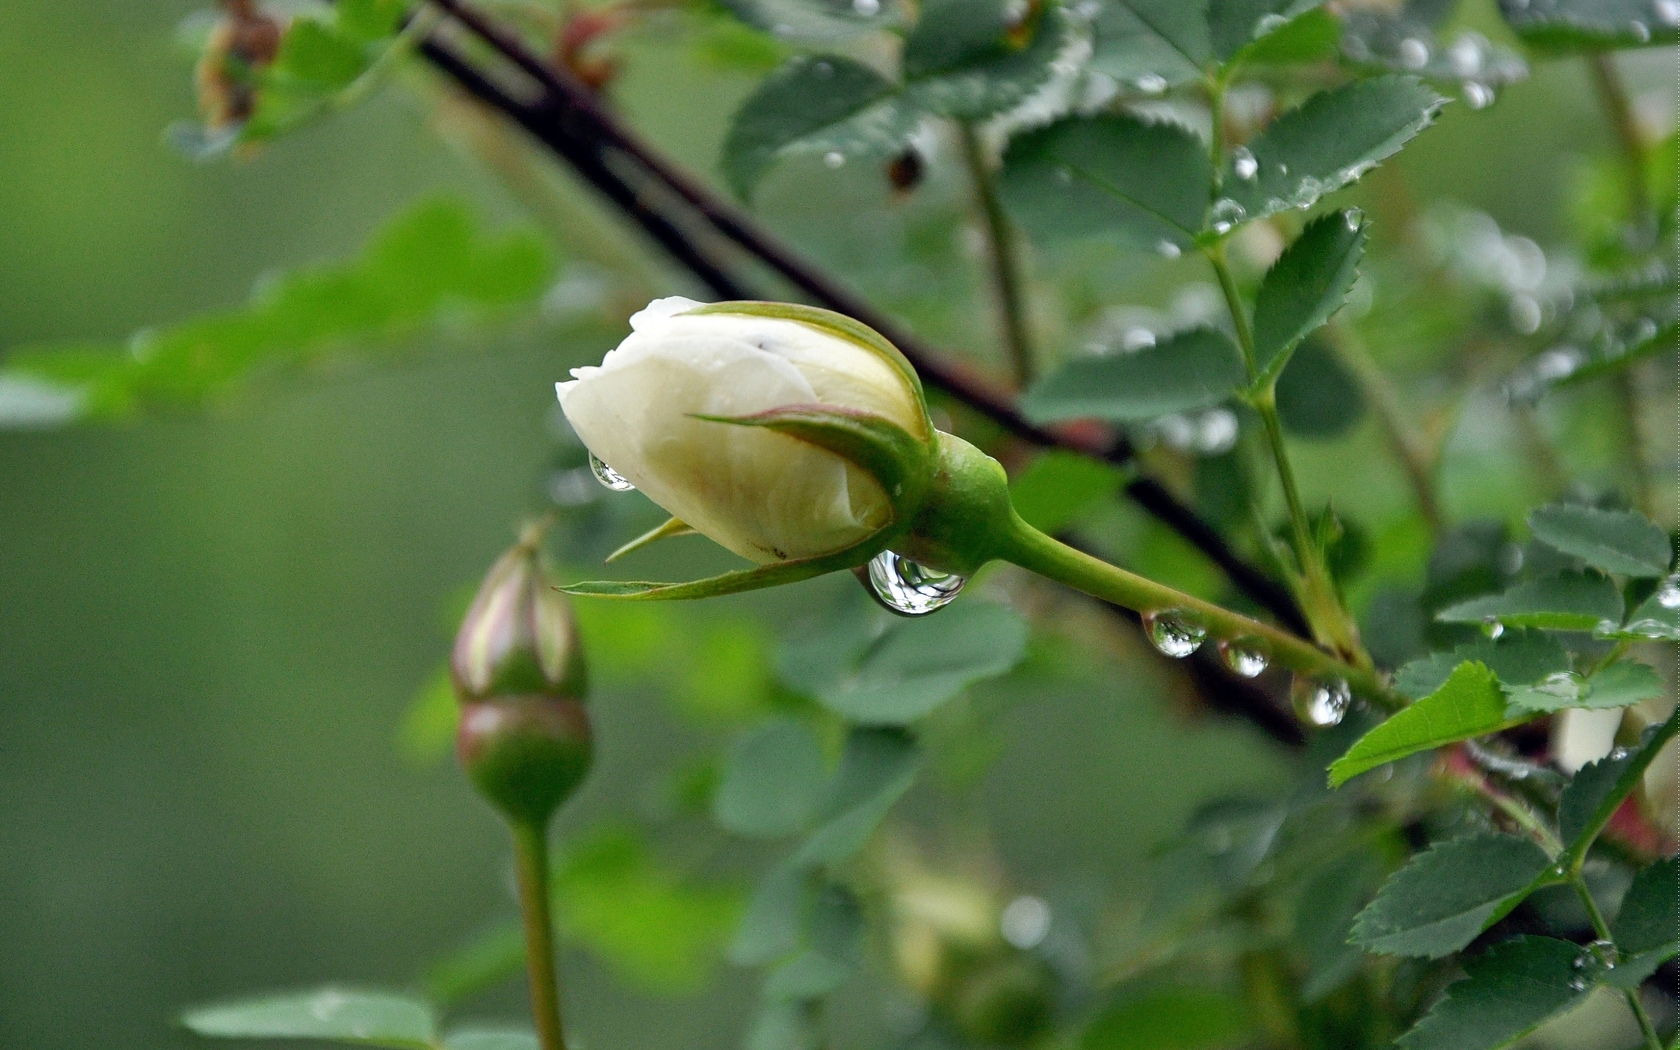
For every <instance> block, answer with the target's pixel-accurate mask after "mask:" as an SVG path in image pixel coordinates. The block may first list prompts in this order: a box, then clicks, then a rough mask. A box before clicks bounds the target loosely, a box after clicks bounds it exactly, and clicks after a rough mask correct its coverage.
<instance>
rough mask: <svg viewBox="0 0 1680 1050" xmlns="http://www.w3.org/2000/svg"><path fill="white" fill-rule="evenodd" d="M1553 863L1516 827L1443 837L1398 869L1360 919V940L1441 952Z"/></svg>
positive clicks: (1501, 910) (1384, 950)
mask: <svg viewBox="0 0 1680 1050" xmlns="http://www.w3.org/2000/svg"><path fill="white" fill-rule="evenodd" d="M1550 863H1551V860H1550V858H1549V857H1547V856H1546V853H1545V851H1544V850H1542V849H1541V848H1540V847H1539V846H1536V845H1535V844H1534V843H1533V842H1531V841H1529V840H1528V839H1525V838H1518V837H1516V836H1514V835H1495V834H1490V833H1479V834H1475V835H1468V836H1466V837H1464V838H1459V839H1453V840H1452V841H1450V842H1440V843H1436V844H1435V845H1434V846H1431V847H1430V848H1429V849H1427V850H1425V851H1424V852H1422V853H1419V854H1417V855H1416V856H1414V857H1413V858H1412V859H1411V861H1409V862H1408V863H1407V864H1406V866H1405V867H1404V868H1401V869H1400V870H1399V871H1397V872H1395V873H1394V875H1392V876H1391V877H1390V878H1389V880H1388V881H1387V882H1386V883H1384V884H1383V887H1382V889H1381V890H1380V891H1378V893H1377V897H1376V899H1375V900H1373V901H1372V902H1371V904H1370V905H1369V906H1368V907H1367V908H1366V909H1365V910H1364V911H1362V912H1360V913H1359V917H1358V919H1356V920H1355V921H1354V925H1353V934H1352V937H1351V938H1350V939H1351V940H1352V942H1353V943H1354V944H1357V945H1359V946H1360V947H1362V948H1364V949H1366V950H1367V951H1371V952H1377V953H1380V954H1383V955H1414V956H1422V957H1424V958H1428V959H1439V958H1441V957H1442V956H1445V955H1449V954H1451V953H1452V952H1456V951H1458V950H1460V949H1461V948H1463V947H1464V946H1465V945H1467V944H1469V943H1470V942H1471V941H1473V940H1475V939H1476V937H1477V935H1478V934H1480V933H1481V932H1482V931H1483V930H1485V929H1487V928H1488V927H1489V926H1492V925H1493V924H1494V923H1495V922H1498V921H1499V920H1500V919H1501V918H1503V917H1504V916H1505V914H1506V913H1507V912H1509V911H1510V910H1511V909H1512V908H1514V907H1516V906H1517V905H1518V904H1519V903H1521V901H1522V899H1523V898H1524V897H1526V896H1527V895H1528V893H1529V891H1531V890H1532V889H1534V886H1535V884H1536V882H1537V881H1538V880H1539V879H1540V877H1541V875H1542V874H1543V873H1544V872H1545V871H1546V869H1547V866H1548V865H1549V864H1550Z"/></svg>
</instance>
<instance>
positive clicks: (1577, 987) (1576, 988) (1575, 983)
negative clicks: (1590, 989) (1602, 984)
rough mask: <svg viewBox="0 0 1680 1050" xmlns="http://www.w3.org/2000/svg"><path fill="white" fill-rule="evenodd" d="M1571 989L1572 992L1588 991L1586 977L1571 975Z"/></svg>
mask: <svg viewBox="0 0 1680 1050" xmlns="http://www.w3.org/2000/svg"><path fill="white" fill-rule="evenodd" d="M1569 990H1570V991H1572V992H1584V991H1586V990H1587V979H1586V978H1585V977H1571V978H1570V979H1569Z"/></svg>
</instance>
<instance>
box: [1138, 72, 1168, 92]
mask: <svg viewBox="0 0 1680 1050" xmlns="http://www.w3.org/2000/svg"><path fill="white" fill-rule="evenodd" d="M1133 83H1135V84H1136V85H1137V89H1138V90H1139V91H1141V92H1143V93H1144V94H1145V95H1159V94H1160V93H1161V92H1163V91H1165V90H1167V78H1166V77H1163V76H1160V75H1158V74H1155V73H1145V74H1144V75H1143V76H1141V77H1138V78H1137V80H1135V81H1133Z"/></svg>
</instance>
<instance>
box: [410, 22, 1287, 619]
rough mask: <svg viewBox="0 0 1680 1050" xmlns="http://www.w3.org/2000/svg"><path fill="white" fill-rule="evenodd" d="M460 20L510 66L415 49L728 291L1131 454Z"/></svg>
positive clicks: (1084, 444)
mask: <svg viewBox="0 0 1680 1050" xmlns="http://www.w3.org/2000/svg"><path fill="white" fill-rule="evenodd" d="M433 2H434V3H435V5H436V6H437V7H438V8H439V9H441V10H443V11H444V12H446V13H447V14H448V15H449V16H450V18H451V20H452V23H453V24H452V25H451V26H449V27H448V28H449V29H450V30H453V31H458V30H460V29H465V30H466V31H468V32H470V33H471V34H472V35H473V36H475V37H477V38H478V39H479V41H481V42H482V43H484V44H486V45H488V46H489V48H490V49H491V50H493V51H495V52H496V53H497V54H499V55H500V56H501V58H502V59H504V60H505V62H506V63H508V64H509V65H510V66H511V67H512V68H511V69H506V70H502V71H500V75H499V76H497V77H495V78H492V76H490V75H488V74H486V73H485V72H483V71H481V69H480V68H479V67H478V66H477V65H475V64H474V63H472V62H470V61H469V60H468V59H467V58H466V57H465V55H464V53H463V51H462V50H460V48H459V47H458V45H456V44H454V43H452V42H451V39H452V34H451V33H442V32H440V33H433V34H432V35H431V36H430V37H429V38H427V40H426V41H425V42H424V43H423V44H422V45H421V47H420V52H421V54H422V55H423V56H425V57H426V58H427V59H428V60H429V61H430V62H431V63H432V64H433V65H434V66H436V67H437V68H438V69H439V70H441V71H442V72H444V73H445V74H447V75H449V76H450V77H451V78H452V79H454V80H455V81H456V82H457V83H458V84H459V85H460V86H461V87H462V88H463V89H464V90H466V91H467V92H468V93H469V94H471V95H472V96H474V97H475V98H477V99H478V100H479V101H481V102H483V103H484V104H486V105H488V106H491V107H492V108H494V109H497V110H499V111H501V112H502V113H504V114H506V115H507V116H508V117H509V118H511V119H512V120H514V121H515V122H517V123H518V124H519V125H520V126H521V127H523V128H525V129H526V131H528V132H529V133H530V134H531V135H533V136H534V137H535V138H536V139H537V140H538V141H540V142H542V143H543V145H545V146H546V147H548V148H549V149H550V150H552V151H553V152H554V153H555V154H557V155H558V156H559V157H561V158H562V159H563V160H565V161H566V162H567V163H568V164H570V165H571V166H572V167H573V168H575V169H576V170H577V172H578V174H579V175H581V176H582V177H583V178H584V179H586V180H587V181H589V182H590V183H591V184H592V185H594V186H595V187H596V189H597V190H598V191H599V192H601V193H602V194H603V195H605V196H606V197H607V198H608V199H609V200H610V201H612V202H613V204H615V205H616V206H617V207H618V208H619V209H620V210H621V211H622V212H623V213H624V214H625V216H626V217H627V218H629V219H630V220H631V221H632V222H634V223H636V224H637V225H638V226H640V227H641V228H642V230H643V231H644V232H645V233H647V234H648V236H650V237H651V238H652V239H653V240H654V241H656V242H657V243H658V244H659V245H660V246H661V247H662V248H664V249H665V250H666V251H667V252H668V253H669V254H670V255H671V257H672V258H673V259H675V260H676V261H677V262H679V263H680V264H682V265H683V266H684V267H685V268H686V269H688V270H689V271H690V272H691V273H693V274H694V275H695V277H696V278H698V279H699V280H700V281H701V282H702V283H703V284H705V285H706V286H707V287H708V288H709V289H710V290H711V291H712V292H713V293H714V294H716V295H718V296H719V297H720V298H724V299H753V298H763V296H761V295H755V294H753V293H752V291H751V289H750V288H749V287H748V286H747V285H746V284H745V283H744V282H742V281H741V280H740V279H739V278H737V277H736V276H735V275H734V273H733V272H732V270H733V268H734V266H733V264H734V262H735V261H736V260H734V259H732V258H731V256H734V255H737V254H738V253H744V254H745V255H746V256H747V257H748V258H749V259H751V260H752V261H755V262H756V263H758V264H759V265H762V266H764V267H766V268H768V269H769V270H770V271H772V272H773V273H775V274H776V275H777V276H779V277H780V278H782V279H783V280H785V281H787V282H788V283H789V284H790V285H792V286H793V287H794V288H796V289H798V290H799V291H800V292H801V293H802V294H804V295H805V296H807V297H808V298H809V299H810V300H811V301H812V302H815V303H817V304H818V305H821V306H824V307H826V308H828V309H831V310H834V311H836V312H839V313H843V314H846V315H848V316H850V317H853V318H855V319H857V320H858V321H861V322H862V323H864V324H866V325H868V326H869V327H871V328H873V329H875V330H876V331H878V332H880V333H881V334H882V335H883V336H885V337H886V338H887V339H888V340H890V341H891V342H892V343H893V344H894V345H896V346H897V347H898V348H899V349H900V350H901V351H902V352H903V353H904V356H905V357H906V358H908V359H909V360H910V361H911V363H912V364H913V365H914V366H915V368H916V371H917V372H918V373H919V374H920V375H921V377H922V380H923V382H924V383H926V384H927V385H928V386H929V387H931V388H934V389H937V390H940V391H943V392H944V393H946V394H948V395H949V396H950V397H952V398H953V399H954V400H956V401H958V402H960V403H961V404H963V405H966V406H967V407H969V408H970V409H972V410H974V411H975V412H977V413H979V414H980V415H982V416H984V417H985V418H987V419H989V420H990V421H991V422H992V423H994V424H995V425H997V426H998V427H1000V428H1001V429H1003V430H1005V431H1007V432H1009V433H1010V434H1013V435H1014V436H1016V437H1018V438H1020V439H1022V440H1024V441H1027V442H1029V443H1031V444H1034V445H1038V446H1040V447H1045V448H1064V449H1069V450H1072V451H1075V452H1080V453H1082V454H1085V455H1088V456H1092V457H1095V458H1098V459H1102V460H1106V461H1108V462H1110V463H1115V464H1118V465H1129V464H1130V463H1131V461H1132V458H1133V448H1132V446H1131V444H1130V442H1129V441H1127V440H1126V438H1125V437H1124V436H1123V435H1119V434H1114V433H1111V432H1107V431H1106V430H1103V429H1102V428H1047V427H1040V426H1038V425H1036V424H1034V423H1032V422H1030V421H1029V420H1027V419H1026V417H1025V416H1023V415H1022V414H1021V413H1020V411H1019V409H1017V407H1016V405H1015V400H1014V396H1013V394H1012V392H1011V391H1009V390H1008V389H1006V388H1004V387H1002V386H999V385H998V384H996V383H994V382H992V381H990V380H988V379H986V378H984V377H982V376H980V375H978V374H976V373H975V372H973V371H972V370H971V369H969V368H968V367H966V366H964V365H962V364H960V363H958V362H955V361H952V360H951V359H949V358H947V357H946V356H944V355H943V354H941V353H939V352H937V351H935V350H933V349H932V348H931V347H929V346H927V345H926V344H925V343H923V342H921V341H920V340H919V339H917V338H915V337H914V336H913V335H911V334H910V333H908V332H906V331H905V330H904V329H903V328H902V326H900V325H898V324H897V323H895V322H894V321H893V320H892V319H891V318H889V317H887V316H885V315H883V314H882V313H880V312H879V311H877V310H876V309H874V308H873V307H872V306H871V305H870V304H869V303H868V302H867V301H865V300H864V299H862V298H861V297H859V296H858V295H856V294H855V293H853V292H851V291H850V290H848V289H846V288H844V287H843V286H841V285H840V284H839V283H838V282H837V281H835V280H834V279H833V278H832V277H830V276H829V275H827V274H825V273H823V272H822V271H821V270H819V269H817V268H816V267H814V266H812V265H811V264H810V263H809V262H807V261H806V260H804V259H803V258H801V257H800V256H799V255H798V254H797V253H796V252H795V251H794V250H793V249H791V248H790V247H788V246H786V245H784V244H782V243H781V242H780V241H779V240H777V239H776V238H775V237H774V236H772V235H771V234H770V233H768V232H767V231H765V230H763V229H762V228H760V227H759V226H758V225H757V224H756V223H754V222H753V221H752V220H751V219H749V218H748V217H746V216H745V215H743V214H742V213H741V212H740V211H739V210H738V209H736V208H735V207H734V206H732V205H730V204H729V203H727V202H725V201H724V200H722V199H721V198H719V197H718V196H717V195H715V194H714V193H712V192H711V191H710V190H709V189H707V188H706V187H704V186H702V185H700V184H699V183H698V182H697V181H695V180H694V179H692V178H691V177H689V176H688V175H686V174H684V173H682V172H680V171H679V170H677V169H676V168H675V167H674V166H672V165H671V164H670V163H669V162H668V161H666V160H665V159H664V158H663V157H661V156H660V155H659V154H658V153H657V152H656V151H654V150H653V149H652V148H651V147H649V146H648V145H647V144H645V143H643V142H642V141H640V139H639V138H637V137H636V136H635V135H634V133H633V132H631V131H630V130H629V129H628V128H626V127H624V126H623V125H622V124H621V123H620V122H619V121H618V119H617V118H616V117H615V116H614V115H613V114H611V113H610V112H609V111H608V110H607V109H606V108H605V107H604V106H603V105H602V104H601V103H600V101H599V100H598V99H597V98H596V97H595V96H594V95H593V94H592V93H590V91H589V90H588V89H587V88H585V87H584V86H583V85H582V84H580V83H579V82H578V81H577V80H576V78H575V77H573V76H571V74H570V73H568V72H567V71H566V70H564V69H563V68H559V67H556V66H554V65H551V64H549V63H547V62H544V61H543V60H541V59H539V58H537V57H536V56H534V55H533V54H531V52H530V51H529V50H528V49H526V48H525V46H524V45H523V44H522V43H521V42H520V41H519V40H517V39H516V38H515V37H513V36H512V35H510V34H509V33H508V32H507V31H506V30H504V29H502V28H500V27H498V26H496V25H495V24H494V23H492V22H491V21H490V20H489V19H487V18H486V17H485V16H484V15H483V14H482V13H480V12H478V11H477V10H475V9H474V8H473V7H472V6H471V5H469V4H465V3H462V2H460V0H433ZM1125 491H1126V494H1127V495H1128V496H1129V497H1130V498H1131V499H1133V500H1134V501H1135V502H1137V503H1138V505H1139V506H1141V507H1142V508H1143V509H1144V510H1145V511H1147V512H1148V513H1150V514H1151V515H1153V516H1155V517H1156V518H1158V519H1159V520H1160V521H1161V522H1162V523H1163V524H1165V525H1167V526H1168V527H1169V528H1171V529H1173V530H1174V531H1175V532H1177V533H1179V534H1180V535H1181V536H1183V537H1184V538H1185V539H1186V540H1187V541H1188V542H1189V543H1190V544H1192V545H1193V546H1195V547H1196V548H1198V549H1199V550H1200V551H1201V552H1202V553H1203V554H1205V555H1206V556H1207V557H1208V558H1209V560H1211V561H1212V562H1214V564H1216V565H1218V566H1219V567H1220V569H1221V570H1223V571H1224V572H1225V573H1226V575H1227V576H1228V577H1229V578H1230V579H1231V581H1232V583H1233V584H1234V585H1235V586H1236V587H1237V588H1238V589H1239V590H1241V591H1242V592H1243V593H1244V594H1246V595H1247V596H1248V597H1249V598H1250V600H1252V601H1254V602H1255V603H1257V604H1258V605H1260V606H1262V607H1264V608H1266V609H1268V610H1269V611H1271V612H1272V613H1273V614H1274V615H1276V616H1277V617H1278V618H1279V619H1280V621H1281V622H1283V623H1285V624H1286V625H1288V626H1289V627H1290V628H1291V629H1294V630H1297V631H1300V630H1303V629H1304V621H1303V619H1302V617H1301V614H1300V612H1299V610H1298V608H1297V607H1296V604H1295V601H1294V598H1293V597H1292V596H1291V595H1290V594H1289V592H1288V591H1287V590H1286V589H1285V588H1284V587H1282V586H1280V585H1279V584H1278V583H1277V581H1275V580H1273V579H1272V578H1271V577H1270V576H1268V575H1267V574H1266V573H1264V572H1262V571H1261V570H1259V569H1258V568H1256V567H1254V566H1253V565H1250V564H1249V563H1248V562H1247V561H1245V560H1244V559H1243V558H1241V557H1240V556H1239V555H1238V554H1237V553H1236V552H1235V551H1233V550H1232V549H1231V548H1230V546H1229V545H1228V544H1227V543H1226V542H1225V540H1224V538H1223V537H1222V536H1220V534H1219V533H1218V532H1217V531H1216V530H1215V529H1214V528H1213V527H1212V526H1210V525H1208V524H1207V522H1205V521H1203V520H1202V519H1201V518H1200V517H1199V516H1198V515H1197V514H1196V513H1195V512H1194V511H1193V510H1191V509H1190V508H1189V507H1187V506H1186V505H1185V504H1183V503H1182V502H1180V501H1179V500H1178V499H1177V498H1176V497H1175V496H1173V495H1172V493H1170V492H1169V491H1167V489H1166V488H1164V487H1163V486H1162V485H1161V484H1160V483H1159V482H1156V481H1154V480H1153V479H1150V478H1146V477H1141V476H1139V477H1134V478H1132V479H1131V480H1129V481H1127V482H1126V485H1125Z"/></svg>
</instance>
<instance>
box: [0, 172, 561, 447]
mask: <svg viewBox="0 0 1680 1050" xmlns="http://www.w3.org/2000/svg"><path fill="white" fill-rule="evenodd" d="M552 272H553V265H552V262H551V260H550V258H549V254H548V251H547V249H546V248H545V247H544V246H543V243H542V242H541V241H540V240H539V239H537V238H536V237H535V236H534V235H532V234H531V233H529V232H524V231H520V232H513V233H507V234H494V235H492V234H488V233H486V232H485V231H484V230H483V229H482V228H481V227H480V226H479V225H478V224H477V223H476V222H475V221H474V219H473V217H472V214H471V213H470V212H469V211H468V209H467V208H466V206H465V205H464V204H462V203H461V202H460V201H458V200H453V199H449V198H434V199H430V200H426V201H423V202H421V203H420V204H419V205H418V206H417V207H415V208H413V209H412V210H411V211H409V212H408V213H406V214H404V215H402V216H401V217H399V218H397V219H396V220H395V221H393V222H391V223H389V224H387V225H386V226H385V227H384V228H383V229H382V230H381V231H380V232H379V233H378V234H376V235H375V237H374V238H373V240H372V241H371V242H370V243H369V244H368V246H367V248H366V249H364V251H363V252H362V253H361V255H360V256H359V257H358V258H356V259H353V260H351V261H349V262H343V263H329V264H325V265H319V266H313V267H309V268H306V269H301V270H298V271H295V272H292V273H289V274H286V275H284V276H281V277H279V278H276V279H275V280H272V281H269V282H265V283H264V285H263V286H262V288H261V289H260V290H259V292H258V293H257V295H256V296H255V298H254V300H253V302H252V303H251V304H250V305H249V306H246V307H243V308H240V309H236V310H230V311H225V312H222V313H217V314H210V315H207V316H204V317H201V318H198V319H196V320H191V321H187V322H185V323H183V324H180V325H177V326H175V327H172V328H165V329H162V330H160V331H156V332H150V333H147V334H145V335H144V336H143V337H141V338H137V339H136V340H135V342H134V345H133V346H132V347H126V346H111V347H108V348H104V349H93V348H89V347H86V346H77V347H71V348H68V349H67V350H64V349H61V348H58V347H51V346H42V347H30V348H24V349H20V350H16V351H13V352H12V353H10V354H9V355H8V356H7V358H6V365H7V371H8V372H9V373H12V374H16V375H21V376H26V377H39V378H41V379H44V380H47V381H48V382H50V383H52V384H53V385H54V386H56V387H59V388H61V389H62V390H63V391H65V392H67V393H68V394H72V395H74V396H75V397H76V398H78V401H79V404H80V406H81V407H82V408H83V409H84V411H85V417H84V418H93V419H110V418H117V417H122V416H127V415H132V414H133V413H135V412H136V411H139V410H141V409H148V408H156V409H164V408H181V407H196V406H198V405H202V404H204V403H205V402H207V401H210V400H212V399H214V398H216V397H217V396H221V395H225V394H227V393H228V392H230V391H231V390H232V389H234V388H236V387H237V386H238V385H239V384H240V383H242V382H245V381H247V380H249V379H251V378H253V377H255V376H258V375H267V374H271V373H275V372H280V371H283V370H285V369H297V368H300V367H303V366H307V365H309V364H312V363H314V362H316V361H318V360H322V359H326V358H329V357H332V356H335V355H349V354H351V353H353V352H363V353H365V352H367V351H368V350H370V349H375V348H380V347H385V346H388V345H390V344H392V343H394V342H397V341H399V340H403V339H411V338H412V337H414V336H415V335H418V334H420V333H422V332H424V331H425V330H426V329H427V328H428V327H430V326H441V325H442V324H443V323H444V322H445V321H452V322H454V323H458V322H459V320H460V316H461V314H462V313H463V312H465V311H470V312H472V313H475V314H477V315H479V316H483V317H489V316H494V315H495V313H497V312H499V311H502V310H505V309H506V308H508V307H512V306H514V305H516V304H519V303H529V302H534V301H535V300H536V299H537V297H539V296H540V295H541V294H542V292H543V291H544V290H545V289H546V288H547V286H548V281H549V277H550V275H551V274H552Z"/></svg>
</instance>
